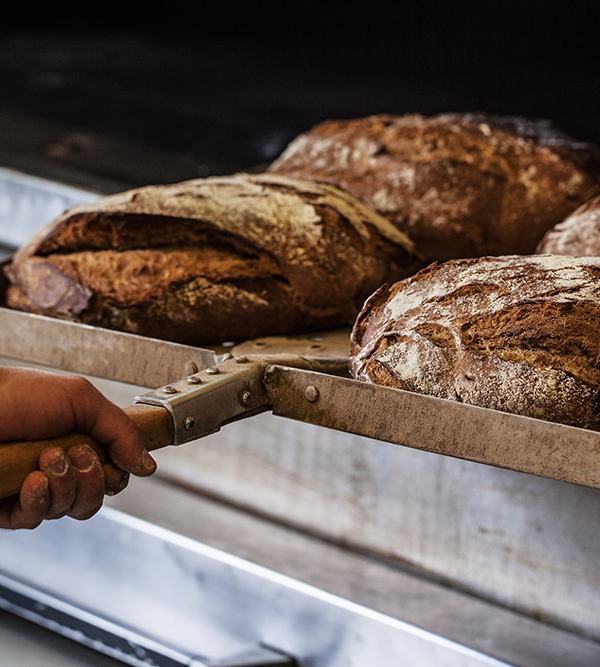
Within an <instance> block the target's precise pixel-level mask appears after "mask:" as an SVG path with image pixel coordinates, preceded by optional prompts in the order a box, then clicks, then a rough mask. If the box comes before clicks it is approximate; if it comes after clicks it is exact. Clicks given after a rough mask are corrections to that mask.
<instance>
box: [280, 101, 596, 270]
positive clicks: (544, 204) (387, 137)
mask: <svg viewBox="0 0 600 667" xmlns="http://www.w3.org/2000/svg"><path fill="white" fill-rule="evenodd" d="M599 156H600V153H599V151H598V149H597V148H596V147H594V146H591V145H588V144H582V143H577V142H575V141H573V140H571V139H570V138H569V137H567V136H566V135H565V134H563V133H562V132H560V131H559V130H557V129H556V128H555V127H554V126H553V125H552V124H551V123H549V121H531V120H527V119H523V118H518V117H498V116H488V115H483V114H446V115H440V116H434V117H430V118H426V117H423V116H420V115H406V116H393V115H379V116H371V117H368V118H361V119H355V120H348V121H335V120H332V121H327V122H324V123H322V124H320V125H317V126H316V127H314V128H313V129H312V130H309V131H308V132H306V133H305V134H302V135H300V136H299V137H297V138H296V139H295V140H294V141H293V142H292V143H291V144H290V145H289V146H288V148H287V149H286V150H285V151H284V152H283V154H282V155H281V156H280V157H279V158H278V159H277V160H276V161H275V162H274V163H273V164H272V165H271V167H270V168H269V170H270V171H271V172H273V173H278V174H285V175H288V176H292V177H295V178H302V179H310V180H316V181H321V182H325V183H332V184H334V185H337V186H339V187H341V188H343V189H345V190H346V191H347V192H350V193H352V194H353V195H355V196H356V197H359V198H360V199H362V200H363V201H364V202H365V203H366V204H368V205H369V206H371V207H372V208H374V209H375V210H376V211H378V212H379V213H380V214H381V215H384V216H385V217H387V218H388V219H389V220H390V221H391V222H392V223H393V224H394V225H395V226H396V227H397V228H398V229H400V230H401V231H403V232H404V233H405V234H407V236H409V237H410V238H411V239H412V240H413V241H414V242H415V244H416V247H417V250H418V251H419V252H420V253H421V254H422V255H423V256H424V257H425V258H426V259H427V260H428V262H432V261H435V260H438V261H445V260H447V259H455V258H466V257H481V256H484V255H507V254H524V255H525V254H532V253H534V251H535V248H536V246H537V244H538V243H539V241H540V239H541V238H542V237H543V235H544V234H545V233H546V231H548V230H549V229H550V228H552V227H553V226H554V225H556V224H557V223H558V222H560V221H561V220H564V218H565V217H566V216H567V215H569V214H570V213H571V212H572V211H574V210H575V209H576V208H577V207H578V206H580V205H581V204H582V203H583V202H585V201H587V200H589V199H591V198H592V197H594V196H595V195H597V194H600V185H599V182H598V174H599V173H600V170H599V165H600V157H599Z"/></svg>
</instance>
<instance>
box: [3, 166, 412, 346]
mask: <svg viewBox="0 0 600 667" xmlns="http://www.w3.org/2000/svg"><path fill="white" fill-rule="evenodd" d="M422 265H423V264H422V262H421V261H420V260H419V259H418V258H417V257H416V256H415V255H414V254H413V252H412V244H411V242H410V241H409V240H408V239H407V238H406V237H405V236H404V235H403V234H401V233H400V232H399V231H398V230H397V229H396V228H394V227H393V225H391V224H390V223H389V222H388V221H387V220H386V219H385V218H382V217H381V216H379V215H378V214H377V213H375V212H374V211H372V210H371V209H369V208H368V207H366V206H365V205H364V204H363V203H362V202H360V201H359V200H357V199H355V198H354V197H353V196H351V195H349V194H347V193H345V192H343V191H341V190H339V189H337V188H335V187H332V186H329V185H320V184H316V183H312V182H302V181H298V180H295V179H291V178H287V177H283V176H278V175H276V174H257V175H247V174H237V175H234V176H230V177H215V178H208V179H198V180H194V181H189V182H186V183H180V184H176V185H168V186H151V187H144V188H139V189H136V190H131V191H128V192H124V193H121V194H117V195H111V196H107V197H103V198H100V199H98V200H96V201H94V202H92V203H89V204H82V205H79V206H75V207H74V208H72V209H70V210H69V211H67V212H66V213H65V214H63V215H62V216H60V217H59V218H57V219H56V220H54V221H53V222H51V223H50V224H49V225H47V226H46V227H44V228H43V229H42V230H40V232H39V233H37V234H36V235H35V236H34V237H33V238H32V239H31V240H30V241H29V242H28V243H26V244H25V245H24V246H23V247H22V248H20V249H19V250H18V251H17V252H16V254H15V255H14V258H13V261H12V263H11V264H10V266H9V267H8V270H7V275H8V277H9V279H10V281H11V287H10V288H9V290H8V294H7V301H8V305H9V306H11V307H13V308H18V309H23V310H27V311H30V312H32V313H38V314H43V315H48V316H53V317H58V318H65V319H70V320H74V321H78V322H83V323H86V324H91V325H96V326H101V327H107V328H111V329H118V330H121V331H127V332H131V333H137V334H141V335H147V336H152V337H155V338H162V339H167V340H172V341H177V342H182V343H187V344H191V345H202V344H209V343H220V342H223V341H227V340H241V339H246V338H251V337H255V336H263V335H276V334H286V333H297V332H307V331H314V330H318V329H324V328H328V327H334V326H339V325H342V324H346V323H348V322H349V321H353V320H354V318H355V317H356V314H357V313H358V311H359V310H360V308H361V306H362V304H363V302H364V300H365V299H366V298H367V296H368V295H369V294H371V293H372V292H373V291H374V290H375V289H377V287H379V285H380V284H382V283H383V282H385V281H386V280H390V279H391V278H392V277H393V276H394V278H393V279H394V280H397V279H400V278H403V277H406V276H408V275H411V274H412V273H414V271H416V270H417V269H418V268H420V267H421V266H422Z"/></svg>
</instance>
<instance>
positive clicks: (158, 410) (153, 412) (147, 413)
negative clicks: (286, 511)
mask: <svg viewBox="0 0 600 667" xmlns="http://www.w3.org/2000/svg"><path fill="white" fill-rule="evenodd" d="M124 410H125V412H126V413H127V414H128V415H129V416H130V417H131V418H132V419H133V420H134V421H135V423H136V424H137V425H138V428H139V430H140V433H141V434H142V438H143V440H144V442H145V444H146V449H148V451H152V450H155V449H160V448H161V447H166V446H167V445H171V444H172V443H173V440H172V436H171V417H170V416H169V413H168V412H167V409H166V408H163V407H160V406H158V405H146V404H145V403H135V404H134V405H129V406H127V407H126V408H124ZM81 444H86V445H90V446H91V447H92V448H93V449H94V451H95V452H96V454H98V457H99V458H100V462H101V463H103V464H104V463H106V462H107V461H108V460H109V459H110V456H109V455H108V451H107V450H106V447H104V445H102V444H101V443H99V442H98V441H97V440H94V438H92V437H90V436H89V435H87V434H85V433H69V434H67V435H65V436H63V437H61V438H52V439H48V440H24V441H21V442H3V443H0V499H1V498H8V496H13V495H15V494H17V493H19V491H20V489H21V485H22V484H23V480H24V479H25V477H27V475H28V474H29V473H30V472H33V471H34V470H39V467H38V461H39V458H40V454H41V453H42V452H43V451H44V450H45V449H46V448H47V447H55V446H58V447H62V448H63V449H65V450H68V449H69V448H70V447H73V445H81Z"/></svg>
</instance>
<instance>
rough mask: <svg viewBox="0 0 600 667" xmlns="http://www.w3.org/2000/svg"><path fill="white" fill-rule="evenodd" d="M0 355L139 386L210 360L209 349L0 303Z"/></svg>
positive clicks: (183, 372)
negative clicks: (49, 315) (37, 313)
mask: <svg viewBox="0 0 600 667" xmlns="http://www.w3.org/2000/svg"><path fill="white" fill-rule="evenodd" d="M0 354H1V355H4V356H6V357H12V358H14V359H20V360H22V361H31V362H34V363H39V364H43V365H46V366H52V367H54V368H60V369H62V370H67V371H74V372H77V373H80V374H89V375H94V376H95V377H102V378H108V379H112V380H119V381H121V382H127V383H130V384H135V385H138V386H142V387H159V386H161V385H164V384H167V383H168V382H170V381H172V380H176V379H178V378H180V377H182V376H184V375H186V374H187V372H186V367H187V365H189V364H190V363H193V364H195V366H196V367H197V368H206V366H210V365H213V364H214V363H215V356H214V353H213V352H212V351H210V350H203V349H201V348H195V347H190V346H187V345H179V344H177V343H169V342H167V341H157V340H155V339H152V338H144V337H142V336H136V335H134V334H127V333H122V332H119V331H109V330H108V329H100V328H98V327H90V326H86V325H83V324H77V323H74V322H66V321H63V320H57V319H54V318H51V317H43V316H41V315H31V314H30V313H22V312H18V311H13V310H10V309H9V308H0ZM131 398H132V399H133V396H132V397H131Z"/></svg>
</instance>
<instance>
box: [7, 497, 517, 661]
mask: <svg viewBox="0 0 600 667" xmlns="http://www.w3.org/2000/svg"><path fill="white" fill-rule="evenodd" d="M40 554H43V558H40ZM0 561H1V562H2V571H3V574H4V576H5V577H7V579H5V580H4V583H5V584H6V583H7V581H8V580H10V579H14V580H16V581H17V582H18V583H17V584H15V588H19V586H20V589H19V590H20V591H22V590H25V589H28V590H31V589H38V590H39V591H40V592H39V595H40V601H41V602H42V604H54V605H56V606H61V605H62V607H61V608H62V609H67V610H69V611H73V610H74V609H76V608H80V609H81V611H80V616H82V617H84V618H85V619H86V620H88V621H92V620H93V619H94V618H99V619H103V621H102V622H103V623H104V626H102V625H101V624H100V627H105V628H108V629H110V630H113V631H114V629H115V628H118V627H119V626H121V627H122V628H124V631H123V633H124V638H125V639H127V638H129V640H130V644H131V645H132V647H133V649H134V651H133V653H134V654H135V647H136V646H141V647H142V649H144V648H145V646H146V645H148V643H149V645H150V647H156V646H166V647H170V648H171V650H172V651H173V653H174V654H177V655H181V654H183V655H186V654H187V655H189V656H198V659H199V661H200V665H201V664H202V662H206V663H207V664H211V662H213V663H216V661H217V660H221V661H223V663H222V664H223V665H227V664H229V663H227V662H225V661H226V660H230V658H231V657H232V656H235V655H239V654H243V653H244V652H246V651H249V650H251V649H253V648H254V647H263V648H267V649H271V650H274V651H275V652H276V653H277V652H279V653H282V654H284V655H288V656H292V657H294V658H295V659H296V660H297V661H298V663H299V665H307V666H308V665H311V667H325V666H327V667H338V666H340V667H341V666H342V665H344V667H350V666H357V667H358V666H359V665H360V666H364V665H371V664H376V665H378V667H387V666H388V665H389V666H390V667H391V666H394V667H395V666H396V665H397V664H398V661H399V660H400V661H402V664H403V665H405V666H406V667H412V666H414V667H417V666H418V667H424V666H430V665H431V667H434V666H435V667H454V666H456V667H459V666H460V667H475V666H482V667H483V666H484V665H485V666H489V667H492V666H498V667H500V665H507V664H508V663H506V662H504V661H500V660H496V659H493V658H490V657H489V656H486V655H484V654H482V653H480V652H478V651H475V650H473V649H470V648H467V647H465V646H463V645H460V644H458V643H456V642H453V641H449V640H447V639H444V638H441V637H439V636H437V635H434V634H432V633H430V632H427V631H425V630H422V629H420V628H417V627H414V626H411V625H410V624H408V623H405V622H403V621H400V620H398V619H394V618H392V617H390V616H386V615H384V614H381V613H379V612H375V611H373V610H370V609H367V608H365V607H362V606H361V605H358V604H356V603H353V602H350V601H348V600H344V599H342V598H339V597H337V596H335V595H332V594H330V593H327V592H325V591H323V590H319V589H317V588H314V587H312V586H309V585H307V584H304V583H302V582H299V581H297V580H294V579H290V578H288V577H286V576H284V575H281V574H278V573H276V572H273V571H271V570H268V569H266V568H263V567H261V566H258V565H256V564H253V563H250V562H248V561H245V560H243V559H240V558H238V557H235V556H232V555H230V554H227V553H224V552H221V551H219V550H216V549H214V548H211V547H208V546H206V545H204V544H202V543H199V542H196V541H194V540H190V539H188V538H185V537H183V536H181V535H178V534H176V533H172V532H169V531H166V530H164V529H161V528H159V527H157V526H155V525H152V524H148V523H146V522H142V521H140V520H138V519H135V518H132V517H131V516H128V515H124V514H122V513H120V512H116V511H114V510H110V509H106V510H104V511H103V512H102V513H101V514H100V515H98V516H97V517H95V518H94V519H92V520H90V521H88V522H83V523H77V522H73V521H70V520H66V521H58V522H51V523H48V524H45V525H43V526H42V527H41V528H40V529H37V530H36V531H33V532H17V533H13V534H10V535H6V536H4V537H3V540H2V542H1V544H0ZM98 563H102V567H101V568H98V567H97V564H98ZM91 572H93V573H94V574H93V575H91V574H90V573H91ZM44 596H46V597H44ZM127 633H128V634H127ZM144 637H145V638H146V640H145V643H144V642H142V643H141V644H138V641H139V640H140V638H144ZM73 638H74V639H77V636H75V634H74V636H73ZM150 638H152V639H150ZM100 648H102V647H100ZM205 656H210V658H211V659H210V660H207V659H206V657H205ZM119 657H123V656H119ZM143 657H144V655H143V653H142V652H140V655H138V662H135V661H132V660H131V661H130V664H138V665H139V664H143ZM140 658H141V659H140ZM166 664H168V663H166ZM175 664H177V663H175ZM190 664H193V663H190ZM216 664H219V663H216ZM231 664H232V665H234V664H235V663H234V662H231ZM259 664H262V663H259Z"/></svg>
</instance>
